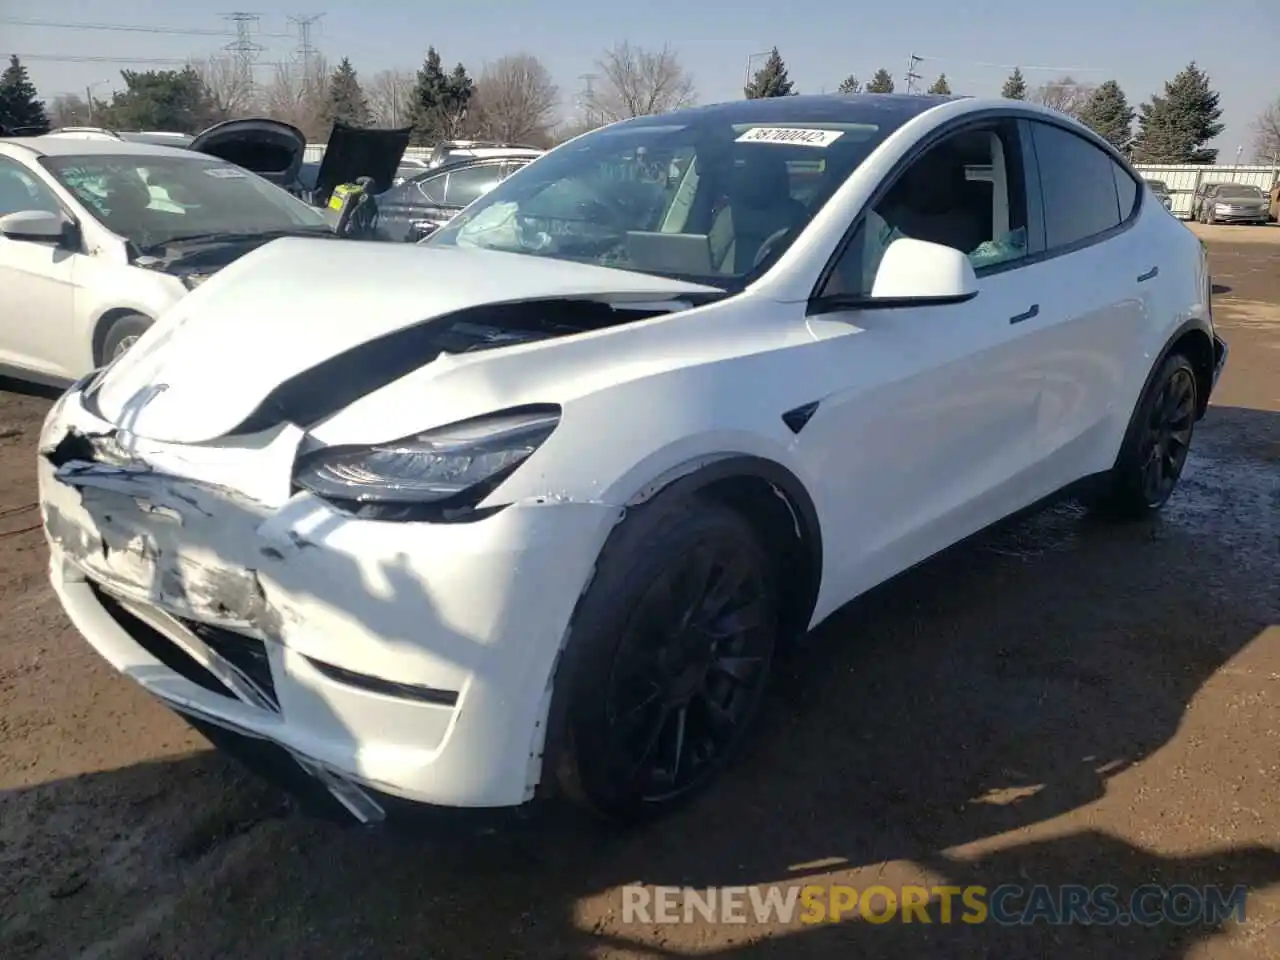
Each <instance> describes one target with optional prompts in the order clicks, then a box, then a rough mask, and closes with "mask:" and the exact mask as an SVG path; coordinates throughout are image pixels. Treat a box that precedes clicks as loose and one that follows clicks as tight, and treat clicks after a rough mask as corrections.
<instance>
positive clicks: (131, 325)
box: [93, 313, 155, 367]
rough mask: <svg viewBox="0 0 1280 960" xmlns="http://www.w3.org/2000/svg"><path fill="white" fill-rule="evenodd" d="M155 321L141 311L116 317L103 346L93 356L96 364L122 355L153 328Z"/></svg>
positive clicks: (107, 361)
mask: <svg viewBox="0 0 1280 960" xmlns="http://www.w3.org/2000/svg"><path fill="white" fill-rule="evenodd" d="M154 322H155V321H154V320H152V319H151V318H150V317H147V316H143V315H142V314H140V313H126V314H122V315H121V316H119V317H116V318H115V319H114V320H112V321H111V325H110V326H109V327H107V331H106V333H105V334H103V337H102V345H101V348H100V349H99V351H98V355H97V356H95V357H94V358H93V359H94V364H95V366H99V367H100V366H102V365H103V364H105V363H110V362H111V361H112V360H114V359H115V358H116V357H118V356H120V354H122V353H124V352H125V351H126V350H128V349H129V348H130V347H131V346H133V344H134V342H135V341H136V340H137V339H138V338H139V337H140V336H142V335H143V334H144V333H146V332H147V331H148V330H149V329H151V325H152V324H153V323H154Z"/></svg>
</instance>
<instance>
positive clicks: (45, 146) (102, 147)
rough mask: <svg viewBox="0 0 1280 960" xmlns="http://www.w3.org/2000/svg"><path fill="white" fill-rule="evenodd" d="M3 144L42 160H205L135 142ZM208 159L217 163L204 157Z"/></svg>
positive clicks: (10, 140)
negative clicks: (108, 158) (28, 152)
mask: <svg viewBox="0 0 1280 960" xmlns="http://www.w3.org/2000/svg"><path fill="white" fill-rule="evenodd" d="M0 143H3V144H6V145H9V146H15V147H24V148H25V149H27V150H30V151H31V152H32V153H34V154H36V155H37V156H42V157H89V156H95V157H111V156H114V157H123V156H129V157H132V156H147V157H186V158H188V159H190V158H192V157H204V155H203V154H199V153H192V152H191V151H190V150H186V149H183V148H182V147H165V146H161V145H159V144H154V143H138V142H135V141H131V140H80V139H76V138H73V137H44V136H41V137H6V138H4V139H0ZM204 158H205V159H213V158H211V157H204Z"/></svg>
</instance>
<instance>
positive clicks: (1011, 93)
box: [1000, 67, 1027, 100]
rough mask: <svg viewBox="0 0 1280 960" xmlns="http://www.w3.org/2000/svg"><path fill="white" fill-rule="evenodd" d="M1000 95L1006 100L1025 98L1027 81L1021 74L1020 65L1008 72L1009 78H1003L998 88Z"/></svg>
mask: <svg viewBox="0 0 1280 960" xmlns="http://www.w3.org/2000/svg"><path fill="white" fill-rule="evenodd" d="M1000 96H1002V97H1004V98H1005V99H1006V100H1025V99H1027V81H1026V80H1025V79H1024V78H1023V76H1022V68H1021V67H1014V68H1013V73H1011V74H1009V79H1007V80H1005V82H1004V86H1003V87H1002V88H1001V90H1000Z"/></svg>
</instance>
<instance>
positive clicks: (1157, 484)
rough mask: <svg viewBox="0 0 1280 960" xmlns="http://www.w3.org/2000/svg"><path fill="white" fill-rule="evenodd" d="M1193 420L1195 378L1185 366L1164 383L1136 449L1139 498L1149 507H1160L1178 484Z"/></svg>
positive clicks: (1194, 417)
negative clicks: (1140, 495)
mask: <svg viewBox="0 0 1280 960" xmlns="http://www.w3.org/2000/svg"><path fill="white" fill-rule="evenodd" d="M1195 419H1196V381H1195V375H1194V374H1193V373H1192V372H1191V370H1190V368H1189V367H1188V366H1186V365H1185V364H1184V365H1182V366H1179V367H1176V368H1175V369H1174V370H1173V372H1172V373H1171V374H1170V376H1169V377H1168V378H1167V379H1165V380H1164V381H1163V383H1162V384H1161V386H1160V389H1159V392H1158V393H1157V394H1156V397H1155V402H1154V403H1153V404H1152V405H1151V408H1150V411H1149V413H1148V416H1147V422H1146V430H1145V431H1144V433H1143V437H1142V445H1141V447H1140V448H1139V450H1140V457H1141V461H1142V475H1141V489H1142V497H1143V500H1144V501H1145V503H1146V505H1147V506H1148V507H1150V508H1153V509H1154V508H1156V507H1160V506H1162V505H1163V504H1164V502H1165V501H1166V500H1168V499H1169V497H1170V495H1172V493H1173V489H1174V487H1176V486H1177V485H1178V478H1179V477H1181V476H1182V468H1183V467H1184V466H1185V465H1186V462H1187V451H1188V450H1189V449H1190V447H1191V431H1192V429H1193V428H1194V426H1195Z"/></svg>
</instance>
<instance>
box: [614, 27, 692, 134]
mask: <svg viewBox="0 0 1280 960" xmlns="http://www.w3.org/2000/svg"><path fill="white" fill-rule="evenodd" d="M596 66H597V67H599V68H600V72H601V73H602V74H604V76H603V78H602V83H601V85H600V89H598V90H596V91H595V92H594V93H593V95H592V97H591V103H590V107H591V109H592V111H593V112H594V113H596V114H598V115H599V116H600V118H601V119H602V120H604V122H606V123H612V122H613V121H615V120H626V119H628V118H629V117H643V116H648V115H649V114H652V113H666V112H667V111H668V110H678V109H679V108H680V107H687V106H689V105H691V104H692V103H693V102H694V98H695V91H694V85H693V77H692V76H691V75H690V74H689V73H688V71H686V70H685V69H684V67H683V66H682V65H681V63H680V58H679V57H677V56H676V54H675V51H673V50H672V49H671V48H670V47H668V46H663V48H662V49H661V50H658V51H656V52H655V51H651V50H644V49H642V48H640V47H634V46H632V45H631V44H630V43H629V42H628V41H626V40H624V41H622V42H621V43H619V44H615V45H614V47H613V48H612V49H610V50H607V51H606V52H605V55H604V57H603V59H601V60H598V61H597V62H596Z"/></svg>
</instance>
